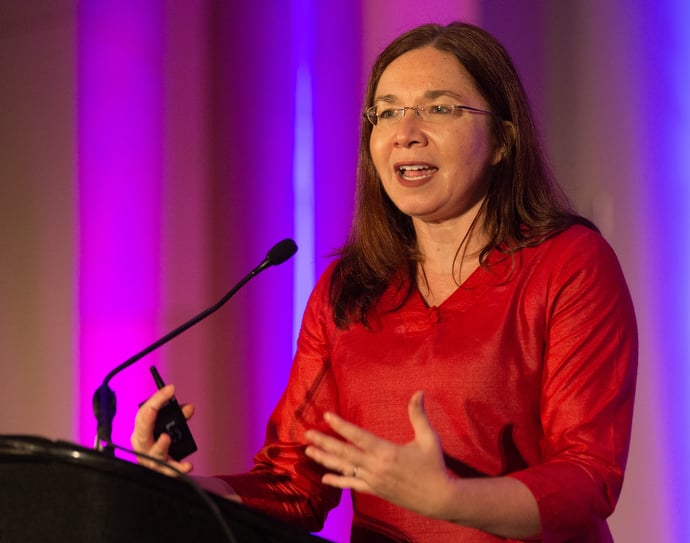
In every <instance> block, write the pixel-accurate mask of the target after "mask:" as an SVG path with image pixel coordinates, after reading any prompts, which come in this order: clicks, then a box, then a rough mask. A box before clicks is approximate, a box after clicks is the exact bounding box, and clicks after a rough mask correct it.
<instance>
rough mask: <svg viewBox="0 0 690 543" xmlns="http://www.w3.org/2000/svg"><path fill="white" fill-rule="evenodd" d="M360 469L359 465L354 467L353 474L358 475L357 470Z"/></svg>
mask: <svg viewBox="0 0 690 543" xmlns="http://www.w3.org/2000/svg"><path fill="white" fill-rule="evenodd" d="M358 469H359V467H358V466H355V467H354V468H352V476H353V477H357V470H358Z"/></svg>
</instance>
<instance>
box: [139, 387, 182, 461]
mask: <svg viewBox="0 0 690 543" xmlns="http://www.w3.org/2000/svg"><path fill="white" fill-rule="evenodd" d="M174 394H175V387H174V386H173V385H166V386H164V387H163V388H161V389H160V390H158V391H157V392H156V393H155V394H154V395H153V396H151V397H150V398H149V399H148V400H146V401H145V402H144V403H143V404H142V405H141V407H140V408H139V411H137V414H136V417H135V419H134V430H133V432H132V437H131V443H132V447H133V448H134V450H135V451H141V452H144V453H147V452H148V451H149V449H150V448H151V447H152V446H153V444H154V439H153V428H154V425H155V424H156V417H157V416H158V411H159V410H160V408H161V407H163V406H164V405H165V404H166V403H167V402H168V401H170V398H172V397H173V396H174Z"/></svg>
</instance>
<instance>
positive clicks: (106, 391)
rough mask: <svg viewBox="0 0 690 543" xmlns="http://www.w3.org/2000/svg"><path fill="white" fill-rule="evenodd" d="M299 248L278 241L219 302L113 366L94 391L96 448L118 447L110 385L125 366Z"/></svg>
mask: <svg viewBox="0 0 690 543" xmlns="http://www.w3.org/2000/svg"><path fill="white" fill-rule="evenodd" d="M296 251H297V245H295V242H294V241H292V240H291V239H289V238H287V239H284V240H282V241H280V242H278V243H277V244H276V245H274V246H273V248H272V249H271V250H270V251H269V252H268V254H267V255H266V258H264V260H263V261H262V262H261V264H259V265H258V266H257V267H256V268H254V269H253V270H252V271H250V272H249V273H248V274H247V275H245V276H244V278H242V279H241V280H240V282H239V283H237V284H236V285H235V286H234V287H232V289H230V291H229V292H228V293H227V294H226V295H225V296H223V297H222V298H221V299H220V300H219V301H218V302H217V303H216V304H214V305H212V306H211V307H209V308H208V309H205V310H204V311H202V312H201V313H199V314H198V315H196V316H195V317H192V318H191V319H189V320H188V321H187V322H185V323H183V324H181V325H180V326H178V327H177V328H175V329H174V330H172V331H171V332H168V333H167V334H166V335H164V336H163V337H162V338H160V339H159V340H158V341H156V342H155V343H152V344H151V345H149V346H148V347H146V348H145V349H143V350H142V351H140V352H138V353H137V354H135V355H134V356H132V357H130V358H128V359H127V360H125V361H124V362H122V364H120V365H119V366H117V367H116V368H115V369H113V370H112V371H111V372H110V373H108V375H106V376H105V378H104V379H103V383H102V384H101V386H100V387H98V388H97V389H96V392H95V393H94V395H93V412H94V415H95V416H96V421H97V430H96V444H95V447H94V448H95V449H96V450H97V451H100V452H103V453H104V454H106V455H108V456H115V450H114V447H113V446H112V430H113V419H114V418H115V411H116V406H117V401H116V399H115V392H113V390H112V389H111V388H110V386H109V383H110V380H111V379H112V378H113V377H115V375H117V374H118V373H120V372H121V371H122V370H124V369H125V368H128V367H129V366H131V365H132V364H134V363H135V362H137V361H138V360H140V359H142V358H144V357H145V356H146V355H147V354H149V353H150V352H152V351H155V350H156V349H158V348H159V347H161V346H162V345H165V344H166V343H168V341H170V340H171V339H174V338H176V337H177V336H179V335H180V334H181V333H182V332H184V331H186V330H188V329H189V328H191V327H192V326H194V325H195V324H197V323H198V322H199V321H201V320H203V319H205V318H206V317H208V316H209V315H210V314H211V313H215V312H216V311H217V310H218V309H220V308H221V307H222V306H223V305H224V304H225V303H226V302H227V301H228V300H229V299H230V298H232V297H233V296H234V295H235V293H236V292H237V291H238V290H239V289H241V288H242V287H243V286H244V285H245V283H247V281H249V280H250V279H251V278H252V277H254V276H255V275H258V274H259V273H260V272H262V271H263V270H265V269H266V268H268V267H269V266H277V265H278V264H282V263H283V262H285V261H286V260H287V259H289V258H290V257H291V256H292V255H294V254H295V252H296Z"/></svg>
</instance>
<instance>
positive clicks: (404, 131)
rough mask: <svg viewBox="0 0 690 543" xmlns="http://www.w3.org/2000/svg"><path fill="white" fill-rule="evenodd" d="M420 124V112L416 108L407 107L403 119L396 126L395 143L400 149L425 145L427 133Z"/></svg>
mask: <svg viewBox="0 0 690 543" xmlns="http://www.w3.org/2000/svg"><path fill="white" fill-rule="evenodd" d="M422 125H423V123H421V122H420V118H419V111H418V110H417V108H416V107H406V108H405V109H404V111H403V115H402V118H401V119H400V121H399V122H398V123H397V124H396V125H395V135H394V143H395V145H396V146H398V147H410V146H412V145H425V144H426V141H427V140H426V133H425V132H424V130H423V126H422Z"/></svg>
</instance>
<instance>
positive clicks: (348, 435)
mask: <svg viewBox="0 0 690 543" xmlns="http://www.w3.org/2000/svg"><path fill="white" fill-rule="evenodd" d="M323 418H324V420H325V421H326V422H327V423H328V425H329V426H330V427H331V428H332V429H333V430H334V431H335V432H337V433H338V434H339V435H340V436H342V437H344V438H345V439H346V440H347V441H349V442H350V443H353V444H354V445H356V446H357V447H358V448H359V449H362V450H368V449H370V448H372V447H373V446H375V444H376V443H377V442H378V441H379V439H378V438H377V437H376V436H375V435H374V434H372V433H371V432H367V431H366V430H364V429H362V428H360V427H359V426H356V425H355V424H352V423H351V422H348V421H346V420H345V419H344V418H342V417H339V416H338V415H336V414H335V413H331V412H328V413H325V414H324V417H323ZM336 441H337V440H336ZM338 443H342V441H338Z"/></svg>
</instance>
